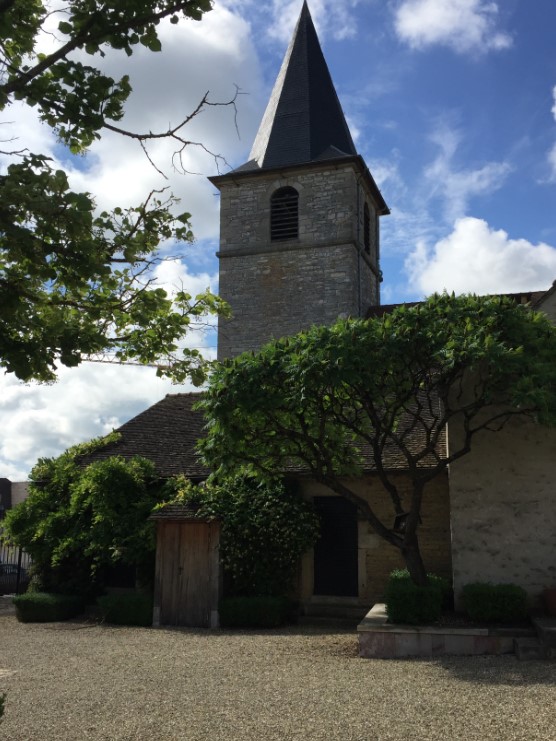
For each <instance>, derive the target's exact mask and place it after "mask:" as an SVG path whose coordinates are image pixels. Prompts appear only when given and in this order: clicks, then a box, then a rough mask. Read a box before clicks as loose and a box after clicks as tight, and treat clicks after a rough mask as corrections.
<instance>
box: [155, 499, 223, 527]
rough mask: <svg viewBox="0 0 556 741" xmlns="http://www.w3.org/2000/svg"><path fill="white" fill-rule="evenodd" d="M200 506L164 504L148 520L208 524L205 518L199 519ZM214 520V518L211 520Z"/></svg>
mask: <svg viewBox="0 0 556 741" xmlns="http://www.w3.org/2000/svg"><path fill="white" fill-rule="evenodd" d="M199 506H200V505H195V504H193V503H191V502H190V503H188V504H166V505H165V506H164V507H162V508H161V509H157V510H155V511H154V512H153V513H152V515H151V516H150V517H149V519H150V520H180V521H182V522H188V521H194V522H209V519H208V518H206V517H199V514H198V511H199ZM211 519H214V518H211Z"/></svg>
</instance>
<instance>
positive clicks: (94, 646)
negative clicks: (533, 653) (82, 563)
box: [0, 614, 556, 741]
mask: <svg viewBox="0 0 556 741" xmlns="http://www.w3.org/2000/svg"><path fill="white" fill-rule="evenodd" d="M2 691H6V692H7V693H8V696H7V701H6V713H5V716H4V720H3V722H2V723H0V738H2V739H4V738H5V739H9V741H19V740H20V739H21V740H23V739H25V740H26V741H31V740H35V739H36V740H37V741H38V740H39V739H40V740H41V741H63V740H66V739H71V740H72V741H73V740H75V741H84V740H85V739H103V740H105V741H112V740H116V739H130V740H131V739H141V740H142V741H143V740H144V741H150V740H155V739H168V740H171V739H186V740H187V741H193V740H197V739H203V741H205V740H209V739H210V741H220V740H222V741H223V740H224V739H226V741H236V740H238V741H239V740H242V739H249V740H251V739H253V740H255V739H256V740H257V741H266V740H267V739H268V740H272V741H274V740H275V739H276V740H278V739H280V741H288V740H289V739H295V740H296V741H297V739H299V740H300V741H301V740H302V739H303V740H304V741H305V740H309V741H310V740H316V739H318V740H319V741H328V740H331V741H332V740H335V739H342V741H375V740H376V741H386V740H390V739H395V740H396V741H402V739H403V740H404V741H406V740H409V739H411V740H412V741H413V740H417V741H421V740H422V741H425V740H426V741H431V740H434V739H443V740H444V739H445V740H446V741H452V740H454V739H462V740H463V739H465V740H466V741H473V740H475V739H476V740H477V741H479V739H480V740H481V741H484V739H496V740H497V741H498V740H500V741H509V740H510V739H522V740H523V741H533V740H534V739H543V741H547V740H550V739H556V712H555V711H556V663H554V662H517V661H516V659H515V658H514V657H513V656H505V657H492V658H491V657H480V658H473V659H467V658H445V659H438V660H434V661H413V660H412V661H371V660H365V659H359V658H358V657H357V650H356V637H355V634H354V633H353V632H346V631H343V630H325V629H323V628H318V629H317V628H309V627H296V628H291V629H288V630H284V631H277V632H274V631H261V632H259V633H249V634H247V633H231V632H230V633H229V632H213V633H211V632H209V631H202V630H167V629H158V630H155V629H143V628H117V627H110V626H102V625H93V624H87V623H79V622H70V623H49V624H42V625H41V624H27V625H23V624H20V623H18V622H17V621H16V619H15V617H13V616H12V615H7V614H4V615H0V692H2Z"/></svg>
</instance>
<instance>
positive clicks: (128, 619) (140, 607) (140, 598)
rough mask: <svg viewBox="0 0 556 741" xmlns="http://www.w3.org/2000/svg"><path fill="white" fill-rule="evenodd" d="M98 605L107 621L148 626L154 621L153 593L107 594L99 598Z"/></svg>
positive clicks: (117, 623)
mask: <svg viewBox="0 0 556 741" xmlns="http://www.w3.org/2000/svg"><path fill="white" fill-rule="evenodd" d="M97 605H98V606H99V607H100V611H101V614H102V618H103V620H105V621H106V622H107V623H114V624H115V625H140V626H146V627H148V626H150V625H152V623H153V596H152V594H145V593H143V592H135V593H133V594H105V595H103V596H102V597H99V598H98V599H97Z"/></svg>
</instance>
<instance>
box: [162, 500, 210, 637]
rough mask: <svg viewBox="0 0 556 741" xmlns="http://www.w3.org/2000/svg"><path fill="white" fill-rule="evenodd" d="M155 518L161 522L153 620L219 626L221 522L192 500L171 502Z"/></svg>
mask: <svg viewBox="0 0 556 741" xmlns="http://www.w3.org/2000/svg"><path fill="white" fill-rule="evenodd" d="M150 519H152V520H155V521H156V525H157V534H156V566H155V577H154V606H153V625H154V626H161V625H176V626H177V625H179V626H186V627H189V628H217V627H218V625H219V617H218V602H219V600H220V596H221V591H222V589H221V587H222V573H221V568H220V557H219V544H220V522H219V521H218V520H215V519H210V520H209V519H206V518H202V517H199V516H198V514H197V511H196V508H195V507H193V506H191V505H188V506H184V505H167V506H166V507H164V508H163V509H160V510H158V511H157V512H155V513H154V514H153V515H151V518H150Z"/></svg>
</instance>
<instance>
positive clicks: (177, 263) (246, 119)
mask: <svg viewBox="0 0 556 741" xmlns="http://www.w3.org/2000/svg"><path fill="white" fill-rule="evenodd" d="M228 5H229V7H226V6H224V5H223V4H221V3H217V4H215V7H214V10H213V11H211V12H210V13H207V14H206V16H204V18H203V21H202V22H201V23H196V22H193V21H187V22H183V23H180V24H179V25H178V26H172V25H171V24H170V23H169V22H162V23H161V24H160V26H159V31H160V35H161V38H162V43H163V52H162V53H161V54H152V53H149V52H147V50H145V49H143V48H142V47H140V48H138V49H137V50H136V52H135V53H134V54H133V56H132V57H131V58H129V59H128V58H127V57H126V56H125V55H124V54H118V53H116V52H112V51H108V53H107V54H106V57H105V58H104V60H99V62H100V64H101V65H102V68H103V70H104V71H105V72H107V73H108V74H110V75H112V76H113V77H115V78H116V79H117V78H119V77H121V76H122V75H123V74H126V73H129V74H130V76H131V83H132V86H133V93H132V96H131V98H130V99H129V101H128V104H127V106H126V114H125V117H124V119H123V121H122V122H120V124H119V125H120V126H121V127H122V128H127V129H129V130H130V131H135V132H137V131H139V132H143V131H162V130H167V129H168V127H169V126H171V125H176V124H177V123H178V122H180V121H181V120H183V118H185V116H187V115H188V114H189V113H190V112H191V111H192V110H194V109H195V107H196V105H197V104H198V102H199V101H200V100H201V98H202V96H203V95H204V94H205V93H206V92H207V91H210V99H211V100H213V101H225V100H228V99H229V98H230V97H231V96H232V95H233V94H234V92H235V86H236V85H237V86H238V87H239V88H240V89H241V91H242V92H245V93H249V94H245V95H240V96H239V97H238V99H237V119H236V117H235V116H234V110H233V109H232V108H221V107H211V108H208V109H207V110H206V111H205V112H204V113H202V114H201V115H200V116H199V117H198V118H196V119H194V120H193V121H192V122H191V124H189V125H188V126H187V128H186V129H185V130H184V135H185V136H186V138H188V139H190V140H192V141H194V142H201V143H202V144H203V145H204V146H206V147H207V148H208V149H210V150H211V151H212V152H216V153H221V154H223V155H225V157H226V160H227V161H228V162H229V163H230V165H232V166H233V165H237V164H240V163H241V162H242V161H244V160H245V159H246V158H247V154H248V151H249V147H250V144H251V142H252V139H253V137H254V133H255V131H256V128H257V126H258V123H259V121H260V116H261V114H262V110H263V108H264V103H265V100H264V98H265V93H264V90H263V83H262V75H261V72H260V64H259V59H258V55H257V53H256V51H255V47H254V45H253V42H252V38H251V29H250V25H249V23H248V22H247V21H246V20H244V19H243V18H241V17H240V16H239V15H238V14H237V12H235V7H234V3H228ZM236 5H237V3H236ZM41 43H44V44H47V45H48V44H50V45H52V44H55V41H54V39H53V37H51V36H50V37H49V36H46V37H45V39H44V40H43V42H41ZM46 48H47V47H45V49H46ZM48 48H50V47H48ZM87 62H90V59H89V58H88V59H87ZM10 122H13V123H10ZM236 123H237V129H238V131H236ZM238 132H239V136H238ZM12 136H15V137H17V140H16V141H14V142H12V145H13V146H12V148H13V149H16V148H17V149H19V148H23V147H28V148H29V149H30V150H31V151H34V152H42V153H44V154H47V155H49V156H51V157H52V159H53V162H54V166H60V165H63V166H64V168H65V169H66V170H67V171H68V172H69V177H70V182H71V185H72V187H73V188H74V189H76V190H80V191H88V192H91V193H93V194H94V195H95V198H96V201H97V206H98V207H99V208H102V209H106V208H112V207H114V206H116V205H119V206H130V205H137V204H138V203H140V202H142V201H143V199H144V198H145V196H146V195H147V194H148V193H149V191H151V190H152V189H160V188H164V187H166V186H168V188H169V191H170V190H171V191H172V192H174V193H175V194H176V195H177V196H178V197H180V198H181V204H180V207H179V210H180V211H184V210H186V211H189V212H191V213H192V223H193V229H194V233H195V235H196V237H197V238H199V239H200V240H205V241H204V242H202V248H204V247H206V249H202V248H201V249H200V250H198V252H200V253H202V254H204V255H205V257H206V255H208V254H210V255H211V257H210V259H208V258H206V259H204V258H203V257H201V258H199V257H198V256H196V255H195V250H196V248H195V246H193V247H187V248H185V247H184V246H183V245H179V246H176V245H168V246H165V248H166V251H165V254H174V253H176V256H175V258H174V259H172V260H169V261H165V262H163V263H161V264H160V265H159V266H158V268H157V270H156V276H155V277H156V278H157V279H158V281H159V283H160V284H161V285H163V286H164V287H165V288H167V289H168V290H170V292H172V291H175V290H176V289H177V288H178V287H179V288H182V287H183V288H184V289H185V290H187V291H188V292H189V293H191V294H192V295H193V296H195V295H196V294H198V293H200V292H202V291H204V290H205V289H206V288H207V287H209V286H210V287H211V288H212V289H213V290H217V279H216V274H215V273H216V270H217V267H216V260H215V258H214V251H215V245H214V241H216V239H217V237H218V230H219V217H218V200H217V197H216V195H215V190H214V188H213V186H212V185H211V184H210V183H209V182H208V181H207V180H206V177H205V175H212V174H216V170H217V165H216V162H215V160H214V158H213V157H211V155H210V154H207V153H206V152H205V151H204V149H203V148H202V147H200V146H192V147H189V148H187V149H186V150H185V152H184V159H183V165H184V169H185V170H187V171H189V172H194V173H201V174H200V175H198V176H194V175H188V176H184V175H183V174H179V173H177V172H176V171H174V169H173V167H172V164H171V154H172V151H173V147H171V146H169V145H168V144H166V143H159V144H156V145H155V146H153V147H151V149H150V154H151V156H152V159H153V160H154V161H155V162H156V164H157V166H158V167H159V168H160V169H161V170H162V171H163V172H164V174H165V175H166V178H167V179H166V178H164V177H163V176H162V175H161V174H160V173H158V172H157V171H156V170H155V169H154V168H153V167H152V166H151V165H150V164H149V162H148V160H147V159H146V158H145V156H144V155H143V153H142V152H141V149H140V148H139V147H138V145H137V143H136V142H134V141H132V140H131V139H126V138H124V137H121V136H118V135H117V134H113V133H111V132H105V133H104V134H103V137H102V139H101V141H99V142H97V143H95V144H94V145H93V146H92V147H91V150H90V153H89V154H88V155H87V156H86V157H85V158H73V157H71V156H70V155H69V153H68V152H67V151H65V150H64V149H63V147H61V146H60V144H59V143H58V142H57V141H56V138H55V136H54V135H53V134H52V132H51V130H50V129H49V128H48V127H47V126H44V125H42V124H41V123H40V122H39V121H38V120H37V118H36V112H35V110H34V109H30V108H29V107H26V106H24V105H22V104H21V103H17V102H16V103H14V105H13V106H11V107H10V109H9V121H5V122H2V139H3V140H4V141H6V140H7V139H9V138H10V137H12ZM5 148H6V147H3V149H5ZM7 165H8V160H7V159H6V158H4V159H3V160H2V159H0V172H1V171H2V170H3V169H4V170H5V168H6V167H7ZM223 168H224V170H226V169H227V168H226V166H225V165H223ZM209 240H212V243H210V242H209ZM201 263H202V265H203V267H202V268H199V264H201ZM192 264H194V265H196V266H197V267H196V269H195V270H194V269H193V268H192V267H191V266H192ZM208 324H209V327H208V332H207V331H204V332H202V333H201V334H196V335H194V334H190V335H189V336H188V338H187V340H186V343H185V344H186V345H187V346H188V347H193V346H195V347H200V348H201V349H202V350H203V354H204V355H205V356H206V357H213V356H214V354H215V353H214V344H215V340H214V332H212V333H211V325H212V324H213V322H208ZM205 329H206V328H205ZM177 390H183V388H182V387H180V388H177V387H174V386H172V385H171V384H170V383H169V382H168V381H163V380H161V379H158V378H156V376H155V371H154V370H153V369H150V368H140V367H121V366H112V365H97V364H91V363H84V364H83V365H81V366H80V367H78V368H75V369H66V368H62V369H61V370H60V373H59V381H58V383H56V384H54V385H52V386H45V385H39V384H30V385H25V384H23V383H20V382H18V381H17V380H16V379H15V378H14V377H13V376H11V375H3V376H2V375H0V419H1V420H2V424H1V425H0V476H8V477H9V478H11V479H12V480H17V479H23V478H25V477H26V475H27V473H28V471H29V469H30V468H31V466H32V465H33V464H34V463H35V462H36V460H37V459H38V458H39V457H41V456H54V455H58V454H59V453H60V452H62V451H63V450H64V449H65V448H67V447H68V446H69V445H73V444H74V443H77V442H80V441H82V440H86V439H89V438H91V437H94V436H97V435H101V434H104V433H106V432H109V431H110V430H111V429H112V428H114V427H118V426H119V425H121V424H122V423H123V422H125V421H126V420H128V419H130V418H131V417H133V416H134V415H135V414H138V413H139V412H141V411H143V410H144V409H145V408H147V407H148V406H150V405H151V404H153V403H155V402H156V401H157V400H158V399H160V398H161V397H162V396H164V394H166V393H173V392H175V391H177Z"/></svg>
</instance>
